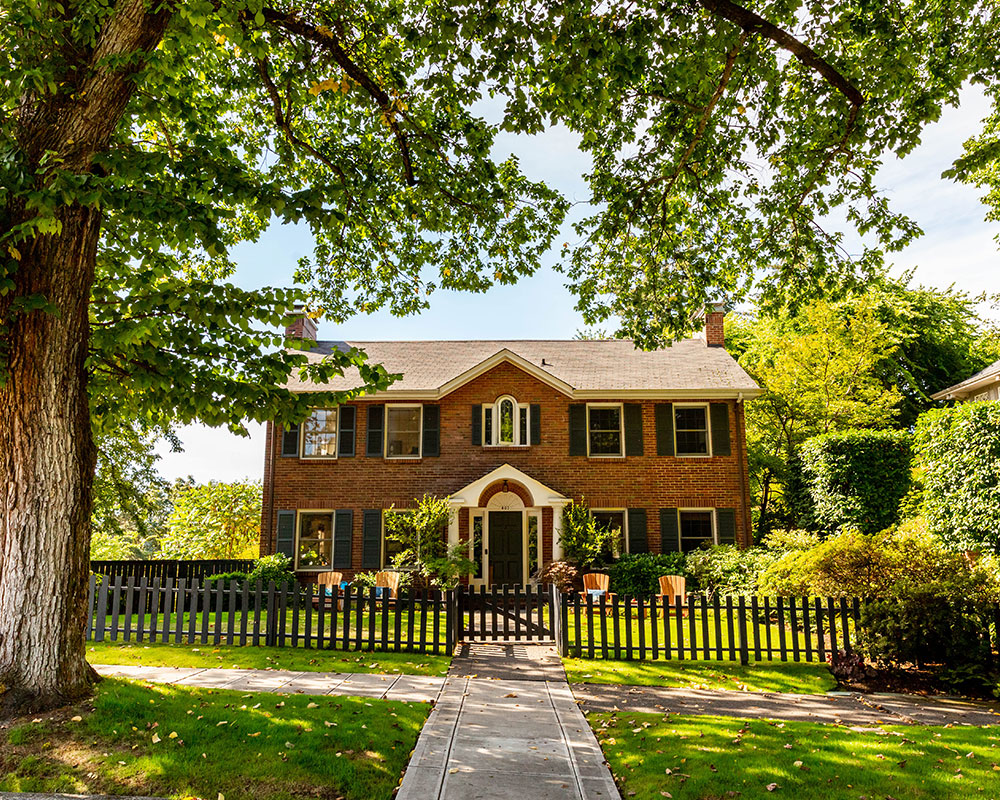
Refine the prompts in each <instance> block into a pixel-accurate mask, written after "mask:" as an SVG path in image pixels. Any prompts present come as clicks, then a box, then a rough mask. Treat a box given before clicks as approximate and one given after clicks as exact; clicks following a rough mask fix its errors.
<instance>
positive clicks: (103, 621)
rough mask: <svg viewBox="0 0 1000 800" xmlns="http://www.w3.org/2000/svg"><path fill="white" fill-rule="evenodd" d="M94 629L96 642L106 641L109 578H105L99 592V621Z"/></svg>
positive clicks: (97, 620)
mask: <svg viewBox="0 0 1000 800" xmlns="http://www.w3.org/2000/svg"><path fill="white" fill-rule="evenodd" d="M95 622H96V624H95V627H94V640H95V641H98V642H103V641H104V629H105V627H106V626H107V622H108V578H107V576H105V577H104V580H102V581H101V586H100V588H99V589H98V590H97V619H96V620H95Z"/></svg>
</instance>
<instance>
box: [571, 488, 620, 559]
mask: <svg viewBox="0 0 1000 800" xmlns="http://www.w3.org/2000/svg"><path fill="white" fill-rule="evenodd" d="M559 541H560V542H561V544H562V549H563V556H564V557H565V559H566V560H567V561H569V562H570V563H573V564H576V565H577V566H578V567H579V568H580V569H584V570H586V569H590V568H591V567H596V566H602V565H603V564H604V563H605V562H608V561H610V559H608V558H607V554H608V553H614V552H616V551H618V550H619V549H620V547H621V531H620V530H617V529H614V530H612V529H609V528H605V527H603V526H601V525H598V524H597V520H595V519H594V517H593V516H592V515H591V513H590V508H589V507H588V506H587V504H586V503H584V502H580V503H570V504H569V505H567V506H566V507H565V508H564V509H563V524H562V533H561V534H560V536H559Z"/></svg>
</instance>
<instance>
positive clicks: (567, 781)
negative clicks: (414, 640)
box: [396, 644, 620, 800]
mask: <svg viewBox="0 0 1000 800" xmlns="http://www.w3.org/2000/svg"><path fill="white" fill-rule="evenodd" d="M511 676H517V677H516V679H511ZM511 797H514V798H525V799H527V798H530V800H613V799H616V798H619V797H620V795H619V794H618V790H617V788H616V787H615V782H614V779H613V778H612V777H611V772H610V771H609V769H608V767H607V766H606V765H605V763H604V755H603V753H602V752H601V748H600V746H599V745H598V743H597V739H596V737H595V736H594V733H593V731H592V730H591V728H590V725H589V724H588V723H587V720H586V719H585V718H584V716H583V714H582V713H581V711H580V708H579V706H578V705H577V703H576V701H575V700H574V698H573V693H572V692H571V691H570V688H569V684H568V683H567V682H566V673H565V672H564V670H563V668H562V662H561V661H560V660H559V658H558V656H557V655H556V654H555V650H554V649H553V648H551V647H544V646H541V645H521V644H500V645H479V644H477V645H472V646H469V647H463V649H462V650H461V651H460V652H459V653H458V655H456V657H455V658H454V660H453V661H452V666H451V670H450V673H449V677H448V680H447V682H446V683H445V686H444V689H443V691H442V692H441V696H440V698H439V699H438V702H437V705H435V707H434V710H433V711H432V712H431V715H430V718H429V719H428V720H427V723H426V724H425V725H424V728H423V730H422V731H421V732H420V738H419V739H418V740H417V746H416V749H415V750H414V751H413V756H412V758H411V759H410V764H409V766H408V767H407V769H406V774H405V775H404V777H403V783H402V786H401V787H400V790H399V793H398V794H397V795H396V800H509V798H511Z"/></svg>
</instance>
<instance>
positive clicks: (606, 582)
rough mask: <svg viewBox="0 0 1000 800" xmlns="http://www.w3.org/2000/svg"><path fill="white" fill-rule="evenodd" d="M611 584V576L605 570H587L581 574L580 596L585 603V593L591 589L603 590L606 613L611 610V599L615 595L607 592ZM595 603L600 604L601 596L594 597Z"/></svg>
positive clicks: (588, 592)
mask: <svg viewBox="0 0 1000 800" xmlns="http://www.w3.org/2000/svg"><path fill="white" fill-rule="evenodd" d="M610 585H611V576H610V575H608V574H607V573H606V572H588V573H587V574H586V575H584V576H583V591H582V592H580V598H581V599H582V600H583V601H584V602H585V603H586V602H587V595H589V594H590V592H591V591H595V592H596V591H601V592H604V599H605V600H606V601H607V606H606V611H607V613H608V614H610V613H612V612H611V600H612V598H614V597H616V596H617V595H616V594H615V593H614V592H609V591H608V587H609V586H610ZM594 600H595V605H598V606H600V603H601V598H600V597H595V598H594Z"/></svg>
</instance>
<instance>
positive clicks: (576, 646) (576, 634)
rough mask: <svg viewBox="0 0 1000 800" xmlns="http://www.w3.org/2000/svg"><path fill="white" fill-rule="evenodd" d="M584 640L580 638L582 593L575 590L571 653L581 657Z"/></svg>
mask: <svg viewBox="0 0 1000 800" xmlns="http://www.w3.org/2000/svg"><path fill="white" fill-rule="evenodd" d="M582 647H583V642H582V641H581V640H580V595H579V594H577V593H576V592H573V647H572V649H571V650H570V655H575V656H576V658H581V657H582V655H581V654H582V653H583V650H582V649H581V648H582Z"/></svg>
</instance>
